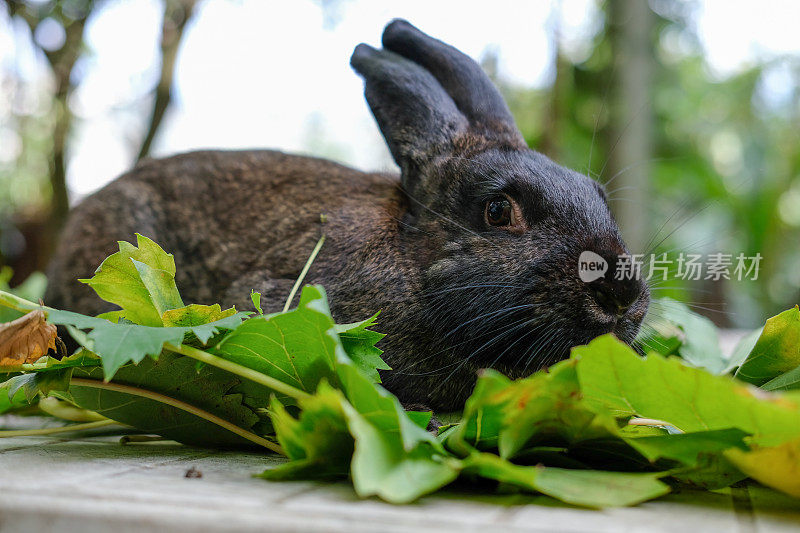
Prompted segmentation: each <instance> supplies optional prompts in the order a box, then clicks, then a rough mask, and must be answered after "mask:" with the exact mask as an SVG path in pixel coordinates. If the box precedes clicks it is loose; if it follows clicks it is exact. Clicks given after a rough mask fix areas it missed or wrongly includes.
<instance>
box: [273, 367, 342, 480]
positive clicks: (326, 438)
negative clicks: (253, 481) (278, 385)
mask: <svg viewBox="0 0 800 533" xmlns="http://www.w3.org/2000/svg"><path fill="white" fill-rule="evenodd" d="M345 402H346V400H345V398H344V396H343V395H342V393H341V392H340V391H338V390H335V389H333V388H332V387H331V386H329V385H328V384H327V383H326V382H324V381H323V382H321V383H320V386H319V388H318V389H317V392H316V394H314V395H313V396H310V397H308V398H305V399H303V400H300V407H301V408H302V410H303V411H302V412H301V414H300V417H299V418H297V419H296V418H294V417H293V416H292V415H290V414H289V413H288V412H287V411H286V408H285V407H284V406H283V405H282V404H281V403H280V402H279V401H278V400H277V399H276V398H273V399H272V404H271V407H270V418H271V420H272V424H273V426H274V428H275V432H276V435H277V437H278V442H280V444H281V446H282V447H283V449H284V451H285V452H286V455H287V456H288V458H289V459H290V461H289V462H288V463H284V464H282V465H280V466H277V467H275V468H271V469H269V470H266V471H265V472H264V473H262V474H261V477H263V478H265V479H270V480H281V479H325V478H331V477H342V476H346V475H347V474H348V472H349V471H350V459H351V458H352V456H353V442H354V441H353V437H352V435H351V434H350V431H349V429H348V426H347V420H346V418H345V415H344V411H343V410H342V404H343V403H345Z"/></svg>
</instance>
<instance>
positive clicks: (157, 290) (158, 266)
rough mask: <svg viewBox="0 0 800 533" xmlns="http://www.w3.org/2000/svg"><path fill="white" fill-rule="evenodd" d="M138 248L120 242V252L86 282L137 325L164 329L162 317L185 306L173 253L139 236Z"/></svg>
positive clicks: (137, 238)
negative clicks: (162, 327) (176, 276)
mask: <svg viewBox="0 0 800 533" xmlns="http://www.w3.org/2000/svg"><path fill="white" fill-rule="evenodd" d="M136 242H137V245H138V247H137V246H134V245H133V244H131V243H128V242H125V241H119V252H117V253H115V254H112V255H110V256H108V257H107V258H106V259H105V260H104V261H103V262H102V263H101V264H100V266H99V267H98V268H97V271H95V273H94V276H92V277H91V278H90V279H82V280H79V281H81V282H83V283H86V284H87V285H89V286H90V287H92V289H94V291H95V292H96V293H97V295H98V296H100V298H102V299H103V300H106V301H107V302H110V303H113V304H116V305H118V306H120V307H121V308H122V311H123V313H124V314H123V316H124V317H125V318H127V319H128V320H130V321H131V322H133V323H135V324H140V325H143V326H162V325H163V322H162V320H161V315H162V314H163V312H164V311H166V310H168V309H173V308H176V307H182V306H183V302H182V301H181V298H180V295H179V294H178V288H177V286H176V285H175V260H174V258H173V256H172V254H168V253H166V252H165V251H164V250H162V249H161V247H160V246H159V245H158V244H156V243H155V242H153V241H152V240H150V239H148V238H147V237H145V236H143V235H140V234H138V233H137V234H136Z"/></svg>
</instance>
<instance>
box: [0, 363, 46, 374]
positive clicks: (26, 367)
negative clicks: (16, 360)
mask: <svg viewBox="0 0 800 533" xmlns="http://www.w3.org/2000/svg"><path fill="white" fill-rule="evenodd" d="M47 368H48V367H47V363H23V364H21V365H14V366H0V374H14V373H16V372H36V371H37V370H46V369H47Z"/></svg>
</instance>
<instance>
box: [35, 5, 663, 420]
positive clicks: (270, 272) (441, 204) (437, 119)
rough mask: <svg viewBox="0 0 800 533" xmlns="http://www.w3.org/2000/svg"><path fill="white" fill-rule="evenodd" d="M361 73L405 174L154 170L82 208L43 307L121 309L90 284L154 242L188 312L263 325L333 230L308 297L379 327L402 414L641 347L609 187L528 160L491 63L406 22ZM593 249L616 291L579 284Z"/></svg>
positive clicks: (199, 155) (215, 167) (344, 317)
mask: <svg viewBox="0 0 800 533" xmlns="http://www.w3.org/2000/svg"><path fill="white" fill-rule="evenodd" d="M351 65H352V66H353V68H354V69H355V70H356V71H357V72H358V73H359V74H360V75H361V76H363V77H364V79H365V81H366V90H365V93H366V98H367V101H368V103H369V106H370V108H371V109H372V112H373V114H374V116H375V119H376V120H377V122H378V126H379V127H380V130H381V132H382V133H383V136H384V138H385V139H386V142H387V144H388V146H389V148H390V150H391V153H392V156H393V157H394V159H395V161H396V162H397V164H398V165H399V166H400V169H401V174H400V176H395V175H390V174H378V173H364V172H359V171H357V170H353V169H350V168H347V167H344V166H342V165H338V164H336V163H333V162H330V161H325V160H321V159H315V158H310V157H299V156H294V155H287V154H283V153H280V152H275V151H202V152H194V153H189V154H183V155H178V156H174V157H170V158H167V159H162V160H148V161H144V162H142V163H140V164H139V165H137V166H136V168H134V169H133V170H132V171H130V172H129V173H127V174H125V175H123V176H122V177H120V178H118V179H117V180H116V181H114V182H112V183H111V184H109V185H108V186H106V187H105V188H103V189H102V190H100V191H99V192H97V193H96V194H94V195H92V196H91V197H89V198H87V199H86V200H85V201H84V202H82V203H81V204H80V205H78V206H77V207H76V208H75V209H74V210H73V212H72V214H71V217H70V219H69V221H68V223H67V225H66V227H65V229H64V232H63V236H62V239H61V244H60V246H59V248H58V250H57V253H56V255H55V258H54V260H53V262H52V264H51V267H50V271H49V275H50V288H49V290H48V293H47V295H46V302H47V303H48V304H49V305H52V306H55V307H62V308H67V309H72V310H75V311H80V312H83V313H91V314H96V313H100V312H103V311H106V310H108V307H107V305H108V304H105V302H102V301H101V300H99V299H98V298H97V297H96V296H95V295H94V294H93V293H92V291H91V289H90V288H88V287H86V286H84V285H81V284H79V283H78V282H77V281H75V280H76V279H77V278H82V277H86V276H87V275H90V274H91V272H92V271H93V270H94V268H96V267H97V265H98V264H99V263H100V261H101V260H102V259H103V258H104V257H105V256H107V255H108V254H110V253H112V252H113V251H114V250H115V248H116V246H117V245H116V241H117V240H131V239H132V238H133V234H134V233H135V232H139V233H142V234H144V235H147V236H149V237H151V238H153V239H154V240H156V241H157V242H159V243H160V244H161V245H162V246H163V247H164V248H165V249H166V250H168V251H171V252H172V253H174V255H175V261H176V263H177V265H178V278H177V282H178V287H179V288H180V290H181V292H182V294H183V295H184V297H185V299H186V300H187V301H192V302H198V303H214V302H221V303H223V304H225V305H236V306H237V307H239V308H240V309H248V308H249V307H250V305H249V293H250V289H255V290H257V291H260V292H262V293H263V297H262V303H263V305H264V308H265V311H270V312H271V311H278V310H280V309H281V307H282V305H283V303H284V300H285V298H286V296H287V294H288V292H289V289H290V287H291V285H292V283H293V282H294V280H295V278H296V277H297V275H298V273H299V271H300V270H301V268H302V266H303V264H304V262H305V260H306V258H307V257H308V254H309V251H310V250H311V249H312V247H313V246H314V243H315V242H316V241H317V239H318V237H319V236H320V234H321V233H322V232H324V233H325V234H326V235H327V242H326V244H325V246H324V247H323V249H322V252H321V253H320V255H319V257H318V258H317V260H316V261H315V262H314V264H313V266H312V268H311V270H310V272H309V275H308V278H307V280H308V282H312V283H321V284H322V285H324V286H325V288H326V289H327V291H328V294H329V297H330V301H331V306H332V311H333V314H334V317H335V318H336V319H337V320H338V321H339V322H351V321H356V320H361V319H364V318H366V317H368V316H370V315H371V314H373V313H374V312H376V311H378V310H382V315H381V317H380V322H379V327H378V329H379V330H380V331H383V332H386V333H388V336H387V337H386V339H385V340H384V341H383V345H382V347H383V348H384V349H385V351H386V352H385V359H386V360H387V362H388V363H389V364H390V365H391V366H392V367H393V369H394V370H392V371H387V372H384V373H383V378H384V383H385V386H386V387H387V388H388V389H389V390H391V391H392V392H394V393H395V394H397V395H398V396H399V397H400V399H401V400H402V401H404V402H407V403H424V404H427V405H429V406H430V407H433V408H436V409H442V410H447V409H454V408H459V407H460V406H461V405H463V402H464V399H465V398H466V396H467V395H468V394H469V392H470V391H471V389H472V386H473V384H474V380H475V374H476V371H477V370H478V369H480V368H483V367H494V368H497V369H499V370H500V371H502V372H505V373H507V374H510V375H512V376H520V375H524V374H526V373H530V372H532V371H533V370H535V369H538V368H541V367H543V366H546V365H548V364H552V363H553V362H555V361H557V360H560V359H562V358H565V357H567V356H568V353H569V349H570V347H572V346H575V345H577V344H582V343H585V342H587V341H589V340H590V339H592V338H593V337H595V336H597V335H599V334H602V333H606V332H614V333H615V334H616V335H617V336H618V337H619V338H620V339H622V340H625V341H628V342H630V341H632V340H633V338H634V336H635V335H636V333H637V331H638V329H639V325H640V323H641V320H642V318H643V316H644V314H645V312H646V310H647V307H648V302H649V292H648V289H647V287H646V285H645V284H644V283H643V282H642V281H640V280H638V279H619V280H617V279H614V275H613V274H614V270H615V265H616V264H617V258H618V256H619V255H620V254H625V253H627V250H626V248H625V244H624V243H623V241H622V239H621V237H620V235H619V231H618V229H617V225H616V223H615V222H614V219H613V217H612V215H611V213H610V211H609V208H608V205H607V203H606V200H605V196H604V194H603V191H602V188H601V187H600V186H599V185H598V184H597V183H596V182H594V181H593V180H591V179H589V178H588V177H586V176H583V175H581V174H578V173H576V172H573V171H571V170H568V169H566V168H563V167H560V166H558V165H557V164H555V163H553V162H552V161H551V160H549V159H548V158H547V157H545V156H543V155H541V154H539V153H537V152H534V151H532V150H530V149H529V148H528V147H527V146H526V144H525V141H524V139H523V138H522V136H521V134H520V133H519V131H518V130H517V128H516V126H515V124H514V120H513V118H512V116H511V114H510V112H509V110H508V107H507V106H506V104H505V102H504V101H503V99H502V98H501V96H500V94H499V93H498V92H497V90H496V88H495V87H494V86H493V85H492V83H491V81H490V80H489V79H488V77H487V76H486V75H485V74H484V73H483V72H482V70H481V69H480V67H479V66H478V64H477V63H475V62H474V61H473V60H472V59H470V58H469V57H467V56H465V55H464V54H462V53H460V52H459V51H458V50H456V49H455V48H452V47H450V46H448V45H446V44H444V43H442V42H440V41H438V40H435V39H433V38H431V37H429V36H427V35H425V34H424V33H422V32H420V31H419V30H418V29H416V28H415V27H414V26H412V25H411V24H409V23H408V22H406V21H403V20H395V21H393V22H391V23H390V24H389V25H388V26H387V27H386V29H385V30H384V33H383V49H382V50H376V49H374V48H371V47H369V46H367V45H364V44H361V45H359V46H358V47H357V48H356V49H355V52H354V53H353V56H352V58H351ZM321 214H325V215H327V223H325V224H324V225H323V224H322V223H321V220H320V215H321ZM583 251H592V252H594V253H596V254H598V255H600V256H602V258H604V259H605V260H606V261H607V263H608V265H609V267H608V271H607V272H606V273H605V275H604V276H603V277H601V278H599V279H597V280H595V281H592V282H590V283H585V282H584V281H581V279H580V278H579V276H578V257H579V256H580V254H581V253H582V252H583Z"/></svg>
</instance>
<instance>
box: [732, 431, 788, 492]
mask: <svg viewBox="0 0 800 533" xmlns="http://www.w3.org/2000/svg"><path fill="white" fill-rule="evenodd" d="M725 455H726V457H727V458H728V459H729V460H730V461H731V462H732V463H733V464H735V465H736V466H737V467H738V468H739V469H740V470H741V471H742V472H744V473H745V474H747V475H748V476H750V477H751V478H753V479H755V480H756V481H759V482H761V483H763V484H764V485H767V486H768V487H772V488H774V489H778V490H780V491H782V492H785V493H786V494H790V495H792V496H794V497H795V498H800V439H795V440H791V441H788V442H783V443H781V444H779V445H777V446H771V447H758V446H756V447H755V448H754V449H753V450H752V451H742V450H738V449H733V450H729V451H728V452H726V454H725Z"/></svg>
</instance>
